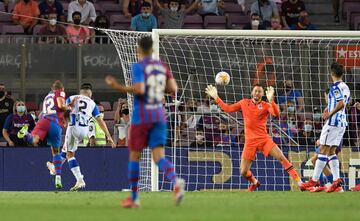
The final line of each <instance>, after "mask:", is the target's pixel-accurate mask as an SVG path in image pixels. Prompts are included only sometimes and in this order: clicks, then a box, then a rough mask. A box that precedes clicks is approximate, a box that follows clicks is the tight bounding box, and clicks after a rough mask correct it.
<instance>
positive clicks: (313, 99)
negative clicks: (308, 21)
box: [105, 30, 360, 191]
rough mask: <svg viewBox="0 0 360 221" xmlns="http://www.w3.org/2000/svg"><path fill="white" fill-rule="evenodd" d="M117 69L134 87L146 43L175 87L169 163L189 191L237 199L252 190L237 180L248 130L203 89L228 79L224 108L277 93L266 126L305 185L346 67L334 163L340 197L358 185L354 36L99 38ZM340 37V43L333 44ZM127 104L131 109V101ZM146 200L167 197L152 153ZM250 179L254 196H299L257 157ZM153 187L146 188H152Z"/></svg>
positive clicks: (275, 166)
mask: <svg viewBox="0 0 360 221" xmlns="http://www.w3.org/2000/svg"><path fill="white" fill-rule="evenodd" d="M105 32H106V33H107V34H108V35H109V37H110V38H111V39H112V41H113V43H114V45H115V47H116V49H117V52H118V54H119V57H120V60H121V62H122V72H123V75H124V78H125V83H126V84H130V83H131V70H130V65H131V63H133V62H136V44H137V40H138V39H139V38H140V37H142V36H144V35H150V34H152V36H153V39H154V41H155V47H154V49H155V53H154V56H155V57H160V59H161V60H163V61H164V62H165V63H167V64H168V65H169V67H170V69H171V71H172V73H173V75H174V77H175V79H176V81H177V83H178V85H179V91H178V93H177V95H176V96H175V97H166V99H165V100H166V104H165V107H166V109H167V111H168V120H169V125H168V130H169V131H168V137H169V139H168V144H167V146H166V155H167V157H168V158H169V159H171V160H172V161H173V162H174V165H175V170H176V172H177V173H178V174H179V175H180V176H181V177H183V178H185V180H186V181H187V186H186V189H187V190H188V191H194V190H209V189H210V190H214V189H220V190H228V189H229V190H237V189H245V188H246V187H247V185H248V182H247V181H246V180H245V179H244V178H242V177H241V176H240V161H241V153H242V150H243V145H244V131H243V128H244V125H243V119H242V115H241V112H238V113H232V114H227V113H225V112H223V111H221V110H220V109H219V108H218V107H217V105H216V104H215V103H214V101H213V100H211V99H209V98H208V97H207V96H206V95H205V93H204V89H205V88H206V86H207V85H208V84H215V82H214V79H215V75H216V73H218V72H220V71H226V72H227V73H229V74H230V76H231V81H230V83H229V84H228V85H227V86H217V88H218V91H219V96H220V97H221V98H222V99H223V100H224V101H225V102H226V103H234V102H236V101H239V100H240V99H242V98H246V97H250V92H251V88H252V85H254V84H257V83H258V84H261V85H263V86H265V87H266V86H273V87H274V88H275V91H276V101H277V103H279V104H280V108H281V117H280V118H271V117H269V121H268V130H269V134H270V135H271V136H272V138H273V139H274V141H275V142H276V143H277V144H278V145H279V147H280V148H281V149H282V150H283V152H284V154H285V155H286V156H287V157H288V158H289V160H290V161H291V162H292V163H293V165H294V167H295V168H296V169H297V170H298V172H299V173H300V174H301V176H302V177H303V179H304V180H307V179H308V178H309V177H310V176H311V175H312V170H313V165H312V163H311V161H310V158H311V157H312V156H313V154H314V151H315V141H316V140H317V139H318V138H319V134H320V131H321V127H322V124H323V121H322V119H321V112H322V110H323V109H324V108H325V107H326V101H325V97H324V91H325V90H326V89H327V88H329V85H330V83H331V82H330V75H329V73H330V66H331V64H332V63H333V62H334V61H338V62H340V63H342V64H344V66H345V68H346V74H345V78H344V80H345V81H346V83H347V84H348V86H349V88H350V90H351V96H352V101H351V104H350V106H349V107H348V108H347V113H348V121H349V127H348V129H347V131H346V134H345V137H344V141H343V148H342V151H341V152H340V153H339V156H340V157H339V159H340V163H341V171H342V174H341V176H342V177H343V178H344V179H345V182H346V188H348V187H352V186H354V185H355V184H356V183H358V182H359V180H358V176H359V175H358V174H359V173H358V171H359V168H360V150H359V144H360V142H359V127H360V125H359V112H360V110H359V109H360V107H359V108H358V109H357V108H356V107H355V106H354V103H355V101H359V99H360V79H359V72H360V69H359V68H358V67H359V66H360V56H359V55H360V45H359V40H360V35H359V34H358V33H355V34H354V33H353V32H336V33H335V32H293V31H256V32H255V31H232V30H153V33H138V32H123V31H116V30H105ZM339 35H340V36H339ZM128 98H129V101H131V100H132V97H131V95H128ZM141 169H142V173H141V187H142V189H143V190H170V189H171V186H170V182H169V181H167V180H166V179H165V178H164V176H163V174H161V173H159V174H158V172H157V169H156V167H155V166H154V165H152V166H151V160H150V153H149V152H146V154H144V156H143V159H142V168H141ZM252 172H253V174H254V175H255V176H256V177H257V178H258V179H259V181H260V182H261V183H262V186H261V187H260V190H279V191H283V190H296V189H297V188H296V187H295V186H294V184H293V183H292V182H291V180H290V178H289V176H288V174H287V173H286V172H285V171H284V170H283V168H282V166H281V164H280V163H279V162H277V161H276V160H274V159H273V158H271V157H268V158H265V157H264V156H263V155H262V154H261V153H258V154H257V156H256V159H255V161H254V162H253V164H252ZM151 180H152V182H151Z"/></svg>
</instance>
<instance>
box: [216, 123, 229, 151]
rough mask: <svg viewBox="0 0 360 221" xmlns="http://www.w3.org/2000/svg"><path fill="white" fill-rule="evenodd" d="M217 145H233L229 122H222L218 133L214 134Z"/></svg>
mask: <svg viewBox="0 0 360 221" xmlns="http://www.w3.org/2000/svg"><path fill="white" fill-rule="evenodd" d="M214 144H215V146H217V147H219V146H229V145H231V139H230V135H229V127H228V125H227V124H225V123H223V122H220V123H219V125H218V134H215V135H214Z"/></svg>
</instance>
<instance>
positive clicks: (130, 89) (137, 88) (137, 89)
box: [105, 75, 145, 95]
mask: <svg viewBox="0 0 360 221" xmlns="http://www.w3.org/2000/svg"><path fill="white" fill-rule="evenodd" d="M105 83H106V84H107V85H109V86H110V87H112V88H113V89H115V90H117V91H120V92H122V93H134V94H138V95H143V94H145V84H144V83H142V82H141V83H136V84H134V85H131V86H125V85H122V84H119V82H117V80H116V79H115V78H114V77H113V76H111V75H108V76H106V78H105Z"/></svg>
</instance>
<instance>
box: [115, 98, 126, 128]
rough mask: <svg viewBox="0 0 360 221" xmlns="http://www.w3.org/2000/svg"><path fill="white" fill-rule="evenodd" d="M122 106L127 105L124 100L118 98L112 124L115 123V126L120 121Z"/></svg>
mask: <svg viewBox="0 0 360 221" xmlns="http://www.w3.org/2000/svg"><path fill="white" fill-rule="evenodd" d="M124 104H127V101H126V99H124V98H119V99H118V104H117V107H116V111H115V115H114V122H115V124H118V123H120V119H121V117H122V113H121V110H122V105H124Z"/></svg>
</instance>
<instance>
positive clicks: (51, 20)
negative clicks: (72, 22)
mask: <svg viewBox="0 0 360 221" xmlns="http://www.w3.org/2000/svg"><path fill="white" fill-rule="evenodd" d="M56 22H57V21H56V19H54V18H53V19H50V21H49V23H50V25H56Z"/></svg>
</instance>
